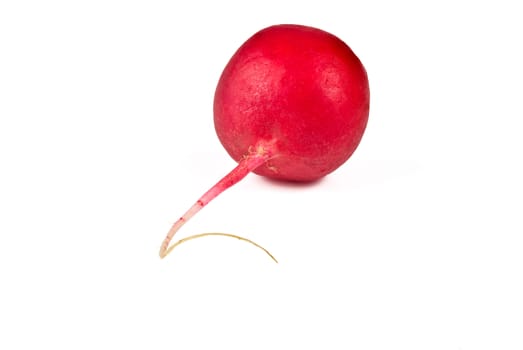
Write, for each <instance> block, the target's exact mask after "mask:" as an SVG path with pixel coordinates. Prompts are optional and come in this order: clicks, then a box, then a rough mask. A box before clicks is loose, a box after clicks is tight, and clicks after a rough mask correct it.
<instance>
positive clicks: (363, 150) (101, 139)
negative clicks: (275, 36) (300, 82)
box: [0, 0, 523, 350]
mask: <svg viewBox="0 0 523 350" xmlns="http://www.w3.org/2000/svg"><path fill="white" fill-rule="evenodd" d="M517 3H518V2H517V1H512V2H510V1H508V0H507V1H495V2H494V1H490V2H487V1H475V2H474V1H439V2H433V5H429V2H422V1H339V2H335V1H327V0H323V1H303V0H302V1H296V2H291V1H282V0H277V1H276V0H273V1H269V0H267V1H259V2H242V3H235V2H231V1H215V2H211V1H207V2H203V1H193V2H188V1H187V2H174V1H115V0H104V1H83V2H80V1H2V2H1V4H0V348H2V349H10V350H13V349H43V348H49V349H123V348H137V349H154V348H174V349H185V350H190V349H210V348H213V349H304V348H312V349H402V350H405V349H423V350H428V349H453V350H468V349H470V350H472V349H504V350H507V349H522V348H523V238H522V236H523V224H522V218H521V217H522V215H521V214H522V208H523V203H522V198H523V186H522V184H521V183H522V181H521V179H522V178H523V171H522V169H521V164H522V156H521V151H522V150H523V141H522V136H521V131H522V119H523V108H522V93H523V86H522V83H521V82H522V80H523V70H522V68H521V62H523V53H522V44H521V33H522V32H523V25H522V24H521V23H522V22H521V11H520V10H519V8H520V6H518V4H517ZM276 23H300V24H307V25H312V26H316V27H320V28H322V29H324V30H327V31H330V32H332V33H334V34H336V35H337V36H339V37H340V38H342V39H343V40H344V41H346V42H347V43H348V44H349V46H351V47H352V49H353V50H354V51H355V52H356V54H357V55H358V56H359V57H360V59H361V60H362V61H363V63H364V65H365V66H366V68H367V71H368V74H369V79H370V85H371V100H372V101H371V114H370V119H369V124H368V128H367V131H366V134H365V136H364V139H363V141H362V143H361V145H360V147H359V148H358V150H357V151H356V153H355V154H354V156H353V157H352V158H351V159H350V160H349V161H348V162H347V163H346V164H345V165H344V166H343V167H342V168H340V169H338V170H337V171H336V172H335V173H333V174H331V175H330V176H328V177H327V178H325V179H324V180H323V181H320V182H318V183H315V184H312V185H305V186H290V185H285V184H280V183H274V182H269V181H267V180H264V179H262V178H260V177H258V176H255V175H250V176H248V177H247V178H246V179H245V180H244V181H243V182H242V183H240V184H238V185H237V186H236V187H234V188H232V189H231V190H229V191H227V192H226V193H224V194H223V195H222V196H220V197H218V198H217V199H216V200H215V201H214V202H212V203H211V204H210V205H209V206H208V207H206V208H205V209H204V210H203V211H202V212H201V213H199V214H198V215H197V216H195V217H194V219H193V220H192V221H190V223H188V224H187V225H186V226H185V227H184V228H183V229H182V230H181V231H180V232H179V237H184V236H187V235H190V234H194V233H200V232H208V231H221V232H230V233H235V234H240V235H244V236H247V237H249V238H251V239H253V240H255V241H257V242H258V243H260V244H261V245H263V246H265V247H266V248H268V249H269V250H270V251H271V252H272V253H273V254H274V255H275V256H276V257H277V258H278V259H279V260H280V263H279V264H275V263H273V262H272V261H271V260H270V259H269V258H268V257H267V256H266V255H264V254H263V252H261V251H259V250H257V249H255V248H254V247H252V246H250V245H248V244H246V243H243V242H239V241H236V240H231V239H226V238H219V237H211V238H205V239H200V240H197V241H191V242H188V243H186V244H184V245H182V246H180V247H179V248H177V249H176V250H175V251H174V252H173V254H172V255H170V256H169V257H168V258H167V259H165V260H160V259H159V258H158V255H157V251H158V248H159V245H160V243H161V240H162V239H163V237H164V235H165V233H166V231H167V230H168V228H169V227H170V225H171V223H172V222H173V221H174V220H175V219H176V218H178V217H179V216H180V215H181V214H182V213H183V212H184V211H185V210H186V209H187V208H188V207H189V206H190V205H191V204H192V203H193V202H194V201H195V200H196V199H197V198H198V197H199V196H200V195H201V194H202V193H203V192H204V191H205V190H207V189H208V188H209V187H210V186H211V185H212V184H214V183H215V182H216V181H217V180H218V179H219V178H220V177H221V176H222V175H224V174H225V173H226V172H228V171H229V170H230V169H232V167H233V166H234V164H235V163H234V162H233V161H232V160H231V159H230V158H229V156H228V155H227V154H226V152H225V151H224V149H223V148H222V146H221V145H220V143H219V141H218V140H217V137H216V135H215V133H214V127H213V122H212V99H213V93H214V88H215V86H216V82H217V80H218V77H219V75H220V73H221V70H222V69H223V67H224V66H225V64H226V62H227V60H228V59H229V58H230V56H231V55H232V54H233V52H234V51H235V50H236V49H237V47H238V46H239V45H240V44H241V43H242V42H243V41H244V40H246V39H247V38H248V37H249V36H251V35H252V34H253V33H254V32H256V31H258V30H259V29H262V28H263V27H266V26H269V25H271V24H276Z"/></svg>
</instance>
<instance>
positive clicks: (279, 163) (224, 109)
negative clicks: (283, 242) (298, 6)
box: [160, 24, 370, 258]
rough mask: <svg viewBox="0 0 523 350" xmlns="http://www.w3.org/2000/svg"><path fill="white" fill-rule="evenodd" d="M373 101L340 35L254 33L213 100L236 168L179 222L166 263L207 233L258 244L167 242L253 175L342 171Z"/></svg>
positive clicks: (295, 176) (301, 177)
mask: <svg viewBox="0 0 523 350" xmlns="http://www.w3.org/2000/svg"><path fill="white" fill-rule="evenodd" d="M369 98H370V95H369V83H368V78H367V73H366V71H365V68H364V67H363V65H362V63H361V62H360V60H359V59H358V57H357V56H356V55H355V54H354V53H353V52H352V50H351V49H350V48H349V47H348V46H347V45H346V44H345V43H344V42H343V41H342V40H340V39H339V38H337V37H336V36H334V35H332V34H330V33H328V32H325V31H323V30H320V29H317V28H312V27H308V26H302V25H290V24H283V25H274V26H271V27H268V28H265V29H262V30H261V31H259V32H257V33H256V34H254V35H253V36H252V37H251V38H249V39H248V40H247V41H246V42H245V43H244V44H243V45H242V46H241V47H240V48H239V49H238V50H237V51H236V53H235V54H234V55H233V56H232V58H231V59H230V61H229V62H228V63H227V65H226V67H225V69H224V70H223V72H222V74H221V77H220V79H219V81H218V85H217V87H216V92H215V96H214V125H215V129H216V133H217V135H218V138H219V140H220V142H221V143H222V145H223V147H224V148H225V149H226V150H227V152H228V153H229V155H230V156H231V157H232V158H233V159H234V160H235V161H236V162H238V165H237V166H236V167H235V168H234V169H233V170H232V171H231V172H230V173H229V174H227V175H226V176H225V177H224V178H222V179H221V180H220V181H218V183H216V184H215V185H214V186H213V187H212V188H211V189H210V190H208V191H207V192H206V193H205V194H204V195H203V196H202V197H201V198H200V199H198V201H197V202H196V203H195V204H194V205H193V206H192V207H191V208H190V209H189V210H188V211H187V212H186V213H185V214H184V215H183V216H182V217H181V218H180V219H178V221H176V222H175V223H174V225H173V226H172V228H171V229H170V231H169V232H168V234H167V236H166V238H165V240H164V241H163V244H162V245H161V248H160V257H161V258H164V257H165V256H166V255H167V254H168V253H169V252H170V251H171V250H172V248H174V246H176V245H178V244H179V243H181V242H182V241H186V240H189V239H192V238H196V236H199V237H201V236H202V235H225V236H232V237H235V238H238V239H242V240H246V241H248V242H250V243H252V244H255V245H256V246H258V245H257V244H256V243H254V242H252V241H250V240H247V239H244V238H242V237H239V236H235V235H230V234H219V233H213V234H201V235H196V236H191V237H188V238H186V239H183V240H181V241H179V242H178V243H176V244H175V245H173V246H171V247H169V243H170V241H171V239H172V238H173V236H174V234H175V233H176V232H177V231H178V230H179V229H180V227H182V225H184V224H185V223H186V222H187V221H188V220H189V219H190V218H191V217H192V216H193V215H194V214H196V213H197V212H198V211H199V210H200V209H202V208H203V207H204V206H205V205H207V203H209V202H210V201H211V200H212V199H214V198H215V197H216V196H217V195H219V194H220V193H222V192H223V191H224V190H226V189H227V188H229V187H231V186H232V185H234V184H236V183H237V182H238V181H240V180H241V179H243V178H244V177H245V176H246V175H247V174H249V173H250V172H254V173H256V174H258V175H262V176H266V177H270V178H274V179H279V180H286V181H300V182H305V181H314V180H317V179H320V178H322V177H324V176H325V175H327V174H329V173H331V172H333V171H334V170H336V169H337V168H338V167H339V166H341V165H342V164H343V163H344V162H345V161H347V159H349V157H350V156H351V155H352V154H353V152H354V151H355V150H356V148H357V146H358V144H359V143H360V140H361V138H362V136H363V133H364V131H365V127H366V125H367V120H368V115H369ZM258 247H259V248H261V247H260V246H258ZM262 249H263V248H262ZM264 250H265V249H264ZM266 252H267V251H266ZM267 253H268V252H267ZM271 257H272V256H271Z"/></svg>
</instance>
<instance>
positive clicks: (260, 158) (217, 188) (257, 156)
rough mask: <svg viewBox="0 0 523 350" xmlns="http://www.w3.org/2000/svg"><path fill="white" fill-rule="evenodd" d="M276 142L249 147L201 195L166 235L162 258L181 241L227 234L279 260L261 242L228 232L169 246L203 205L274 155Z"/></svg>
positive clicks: (199, 235) (189, 238)
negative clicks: (232, 167)
mask: <svg viewBox="0 0 523 350" xmlns="http://www.w3.org/2000/svg"><path fill="white" fill-rule="evenodd" d="M273 143H274V142H269V143H266V142H260V143H259V144H257V145H256V147H252V148H250V149H249V153H248V154H246V155H245V156H244V157H243V159H241V160H240V162H239V163H238V165H237V166H236V167H235V168H234V169H233V170H231V172H229V173H228V174H227V175H225V176H224V177H223V178H222V179H221V180H220V181H218V182H217V183H216V184H215V185H214V186H213V187H211V188H210V189H209V190H208V191H207V192H205V193H204V194H203V196H201V197H200V199H198V200H197V201H196V203H194V204H193V205H192V206H191V207H190V208H189V210H187V211H186V212H185V214H183V216H182V217H180V218H179V219H178V220H177V221H176V222H175V223H174V224H173V225H172V227H171V229H170V230H169V232H167V235H166V236H165V239H164V240H163V242H162V245H161V247H160V258H162V259H163V258H165V257H166V256H167V254H169V253H170V252H171V251H172V250H173V249H174V247H176V246H177V245H180V244H181V243H183V242H185V241H188V240H191V239H194V238H198V237H204V236H227V237H232V238H236V239H239V240H242V241H245V242H249V243H251V244H253V245H255V246H256V247H258V248H260V249H262V250H263V251H265V253H267V254H268V255H269V256H270V257H271V258H272V259H273V260H274V261H276V262H278V261H277V260H276V259H275V258H274V257H273V256H272V255H271V253H269V252H268V251H267V250H266V249H265V248H263V247H262V246H260V245H259V244H257V243H255V242H253V241H251V240H249V239H247V238H243V237H240V236H236V235H232V234H228V233H202V234H198V235H193V236H189V237H187V238H183V239H180V240H179V241H178V242H176V243H175V244H173V245H172V246H171V247H169V243H170V242H171V240H172V238H173V237H174V235H175V233H176V232H178V230H179V229H180V228H181V227H182V226H183V225H184V224H185V223H186V222H187V221H189V219H190V218H192V217H193V216H194V214H196V213H197V212H199V211H200V210H201V209H202V208H203V207H205V206H206V205H207V203H209V202H210V201H211V200H213V199H214V198H215V197H216V196H218V195H219V194H220V193H222V192H223V191H225V190H226V189H228V188H229V187H231V186H233V185H235V184H237V183H238V182H239V181H240V180H242V179H243V178H244V177H245V176H247V174H249V173H250V172H251V171H253V170H254V169H256V168H258V167H259V166H261V165H262V164H265V163H266V162H267V160H269V159H271V158H273V157H274V152H273V150H274V144H273Z"/></svg>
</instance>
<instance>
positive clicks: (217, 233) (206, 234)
mask: <svg viewBox="0 0 523 350" xmlns="http://www.w3.org/2000/svg"><path fill="white" fill-rule="evenodd" d="M205 236H223V237H230V238H236V239H239V240H240V241H244V242H247V243H250V244H252V245H254V246H255V247H257V248H259V249H261V250H263V251H264V252H265V254H267V255H268V256H270V257H271V259H272V260H274V262H275V263H278V260H276V258H275V257H274V256H273V255H272V254H271V253H270V252H269V251H268V250H267V249H265V248H263V247H262V246H261V245H259V244H258V243H256V242H254V241H251V240H250V239H248V238H244V237H241V236H237V235H233V234H230V233H221V232H208V233H200V234H197V235H192V236H188V237H185V238H182V239H180V240H178V241H177V242H176V243H174V244H172V245H171V246H170V247H169V248H168V249H167V250H166V251H165V255H164V257H165V256H167V254H169V253H170V252H171V251H172V250H173V249H174V248H176V247H177V246H179V245H180V244H182V243H184V242H187V241H190V240H193V239H196V238H200V237H205Z"/></svg>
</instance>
